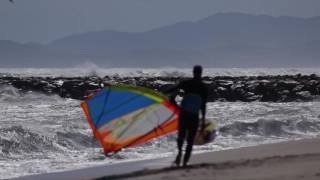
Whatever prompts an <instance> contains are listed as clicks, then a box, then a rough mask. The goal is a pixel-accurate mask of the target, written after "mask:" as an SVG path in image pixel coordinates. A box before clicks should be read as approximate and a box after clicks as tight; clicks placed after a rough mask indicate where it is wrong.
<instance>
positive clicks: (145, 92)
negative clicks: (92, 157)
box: [81, 85, 179, 153]
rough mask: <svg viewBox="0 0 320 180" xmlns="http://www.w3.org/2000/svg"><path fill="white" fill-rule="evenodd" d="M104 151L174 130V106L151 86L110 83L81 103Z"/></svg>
mask: <svg viewBox="0 0 320 180" xmlns="http://www.w3.org/2000/svg"><path fill="white" fill-rule="evenodd" d="M81 106H82V108H83V110H84V112H85V114H86V116H87V119H88V122H89V124H90V126H91V128H92V130H93V134H94V136H95V137H96V138H97V139H99V141H100V143H101V145H102V147H103V148H104V152H105V153H110V152H113V153H115V152H117V151H119V150H121V149H122V148H126V147H132V146H135V145H138V144H143V143H145V142H147V141H149V140H151V139H153V138H156V137H160V136H163V135H166V134H169V133H172V132H175V131H176V130H177V126H178V115H179V110H178V108H177V107H176V106H175V105H173V104H171V103H170V102H169V101H168V99H167V98H166V97H165V96H164V95H162V94H160V93H158V92H156V91H153V90H150V89H146V88H142V87H135V86H129V85H110V86H107V87H105V88H104V89H102V90H100V91H99V92H97V93H96V94H95V95H93V96H91V97H89V98H88V99H87V100H86V101H84V102H83V103H82V104H81Z"/></svg>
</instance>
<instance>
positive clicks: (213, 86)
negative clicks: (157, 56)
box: [0, 74, 320, 102]
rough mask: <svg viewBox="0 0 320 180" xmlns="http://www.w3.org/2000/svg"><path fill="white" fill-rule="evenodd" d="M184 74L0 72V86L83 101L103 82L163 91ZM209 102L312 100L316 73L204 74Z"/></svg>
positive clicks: (319, 86)
mask: <svg viewBox="0 0 320 180" xmlns="http://www.w3.org/2000/svg"><path fill="white" fill-rule="evenodd" d="M184 79H186V78H185V77H119V76H106V77H104V78H100V77H95V76H92V77H71V78H69V77H13V76H8V75H4V74H3V75H0V86H8V85H11V86H13V87H15V88H17V89H19V91H21V92H26V91H37V92H42V93H46V94H58V95H59V96H61V97H65V98H73V99H79V100H83V99H84V98H85V97H86V96H88V95H89V94H90V93H92V92H94V91H96V90H97V89H99V88H101V87H103V86H104V85H106V84H114V83H124V84H130V85H137V86H142V87H147V88H151V89H155V90H158V91H164V90H166V89H167V88H169V87H170V86H172V85H173V84H175V83H177V82H179V81H182V80H184ZM204 81H205V82H206V83H207V84H208V87H209V101H211V102H212V101H244V102H251V101H264V102H265V101H268V102H290V101H312V100H314V99H315V98H317V97H318V96H319V95H320V77H319V76H317V75H314V74H312V75H301V74H297V75H286V76H249V77H248V76H243V77H230V76H217V77H204Z"/></svg>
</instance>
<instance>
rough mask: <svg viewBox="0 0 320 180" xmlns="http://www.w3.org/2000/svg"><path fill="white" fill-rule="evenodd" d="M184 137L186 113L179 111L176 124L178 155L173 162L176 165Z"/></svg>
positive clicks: (179, 160) (178, 163)
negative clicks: (177, 123)
mask: <svg viewBox="0 0 320 180" xmlns="http://www.w3.org/2000/svg"><path fill="white" fill-rule="evenodd" d="M185 137H186V115H185V113H183V112H181V113H180V119H179V125H178V139H177V146H178V155H177V157H176V160H175V164H176V165H177V166H179V165H180V162H181V156H182V147H183V141H184V139H185Z"/></svg>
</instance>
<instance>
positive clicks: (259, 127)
mask: <svg viewBox="0 0 320 180" xmlns="http://www.w3.org/2000/svg"><path fill="white" fill-rule="evenodd" d="M319 132H320V122H319V121H309V120H299V121H296V120H281V121H279V120H268V119H259V120H258V121H255V122H241V121H235V122H233V123H231V124H228V125H225V126H223V127H221V128H220V129H219V133H220V135H222V136H247V135H259V136H262V137H269V136H276V137H284V136H293V135H302V134H306V135H308V134H312V133H319Z"/></svg>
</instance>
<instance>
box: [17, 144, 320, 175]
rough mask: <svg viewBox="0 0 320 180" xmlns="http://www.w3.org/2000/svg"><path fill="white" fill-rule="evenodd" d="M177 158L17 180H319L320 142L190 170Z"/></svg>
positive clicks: (244, 153)
mask: <svg viewBox="0 0 320 180" xmlns="http://www.w3.org/2000/svg"><path fill="white" fill-rule="evenodd" d="M172 160H173V157H169V158H159V159H150V160H142V161H135V162H126V163H118V164H114V165H103V166H98V167H90V168H85V169H78V170H72V171H66V172H57V173H48V174H39V175H31V176H25V177H20V178H17V179H21V180H28V179H35V178H36V179H139V180H146V179H159V180H160V179H187V180H188V179H195V178H196V179H212V178H214V179H222V180H224V179H308V180H309V179H311V180H312V179H319V178H320V168H319V167H320V139H319V138H314V139H304V140H296V141H286V142H280V143H274V144H263V145H259V146H252V147H244V148H239V149H230V150H224V151H217V152H207V153H200V154H194V155H193V156H192V157H191V161H190V166H189V167H187V168H172V167H171V162H172Z"/></svg>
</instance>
